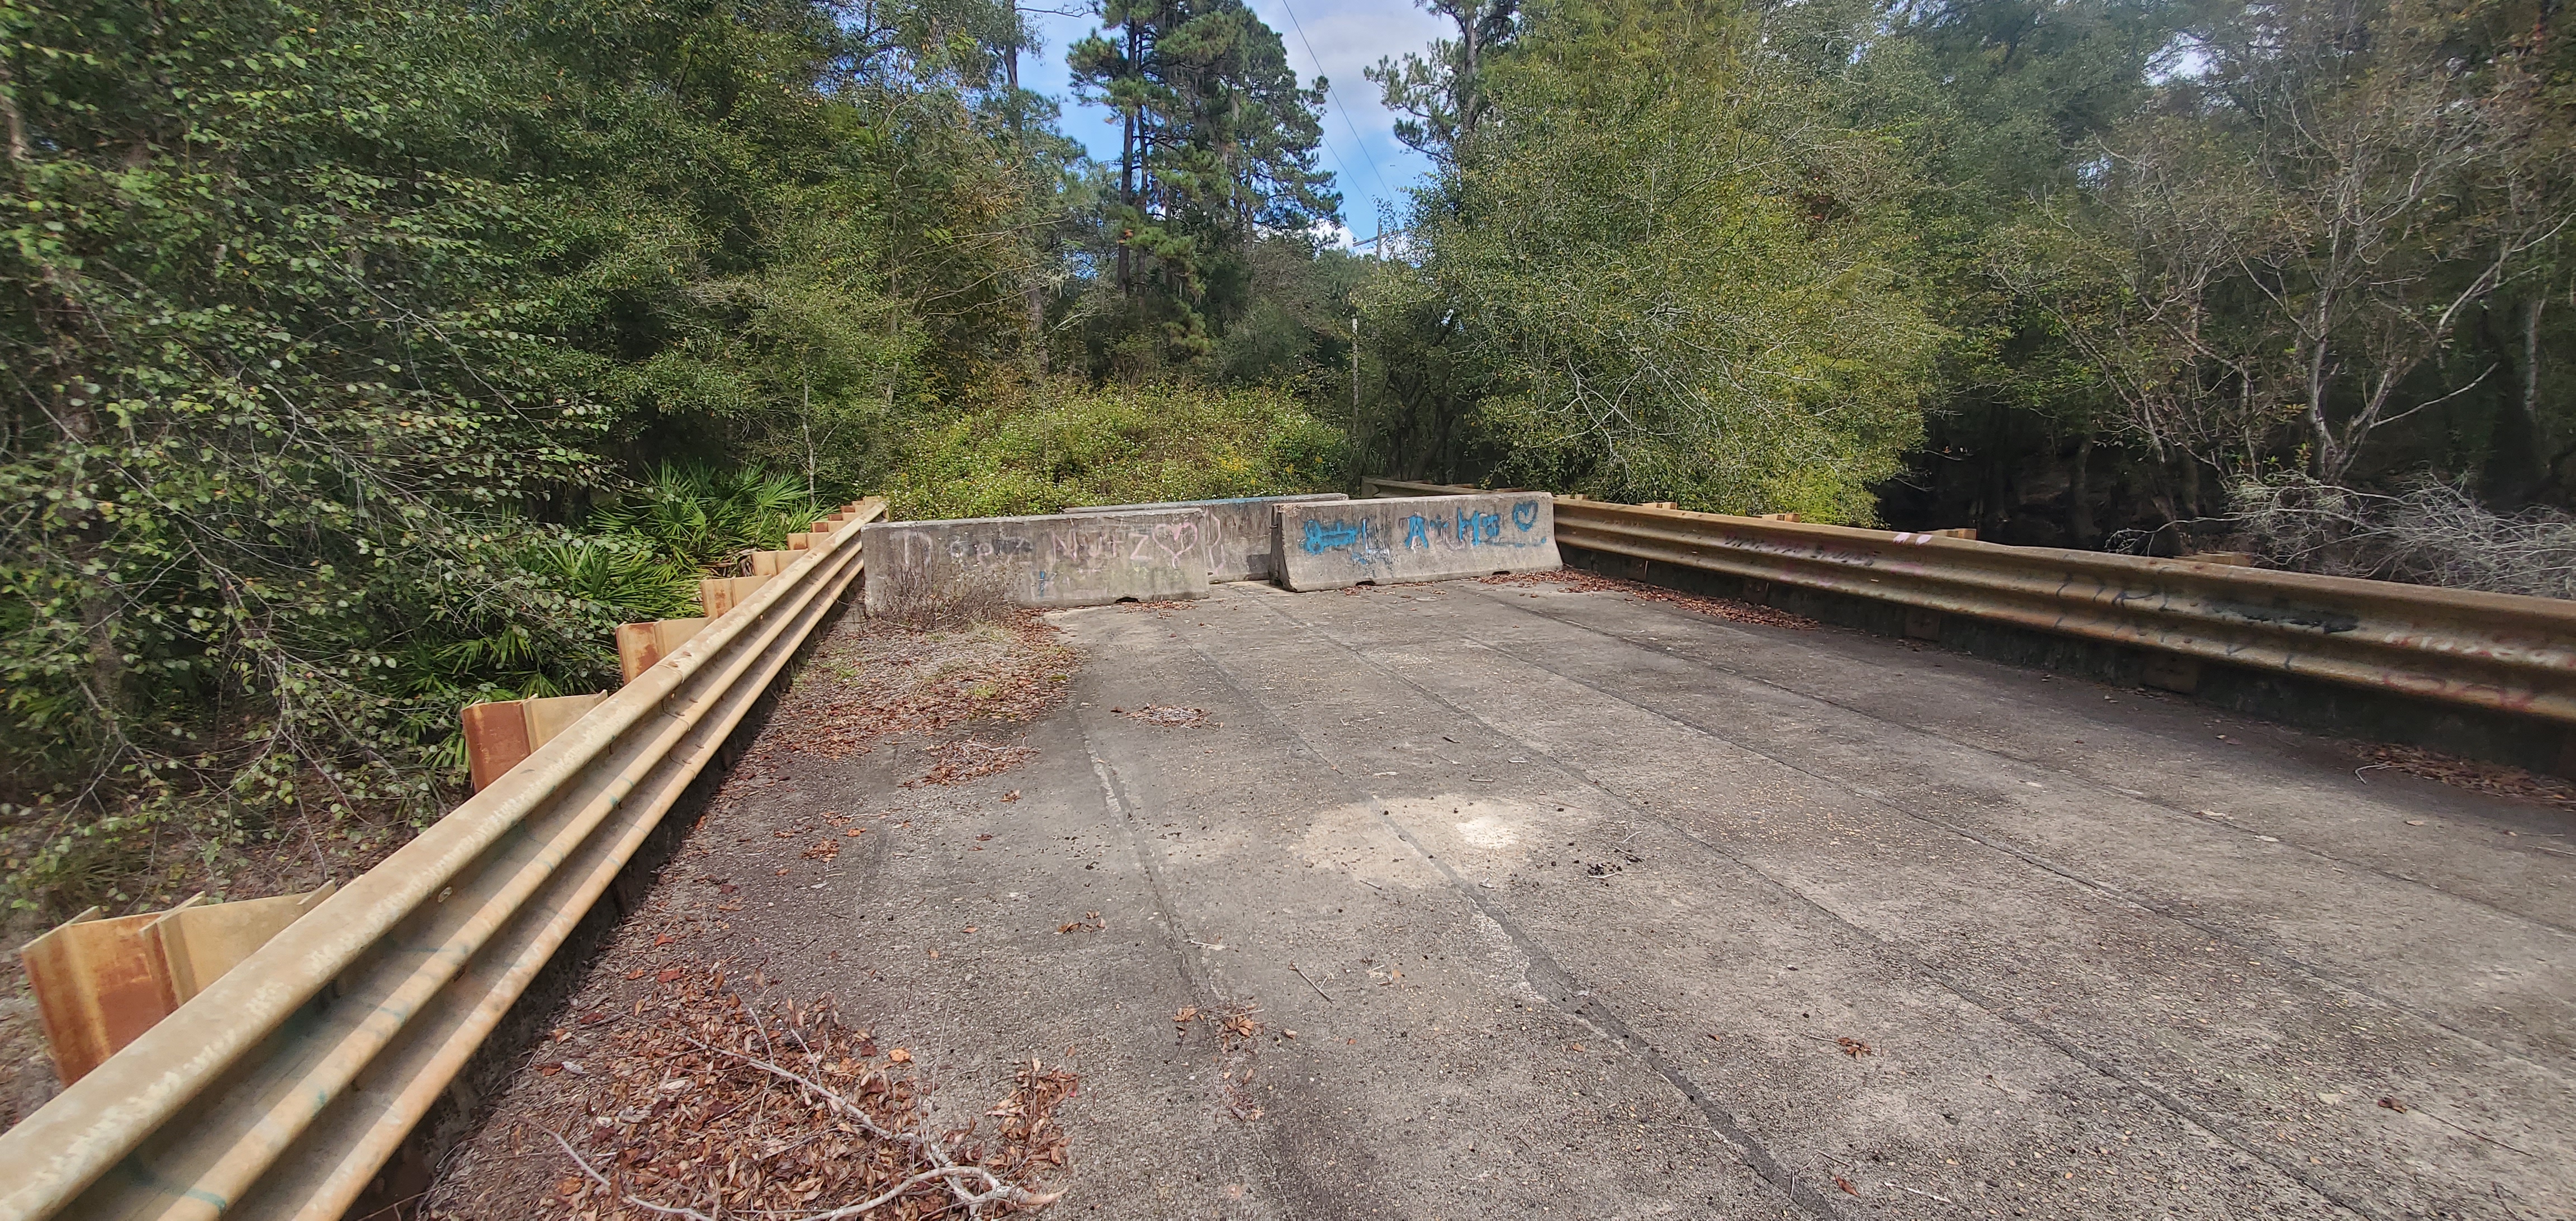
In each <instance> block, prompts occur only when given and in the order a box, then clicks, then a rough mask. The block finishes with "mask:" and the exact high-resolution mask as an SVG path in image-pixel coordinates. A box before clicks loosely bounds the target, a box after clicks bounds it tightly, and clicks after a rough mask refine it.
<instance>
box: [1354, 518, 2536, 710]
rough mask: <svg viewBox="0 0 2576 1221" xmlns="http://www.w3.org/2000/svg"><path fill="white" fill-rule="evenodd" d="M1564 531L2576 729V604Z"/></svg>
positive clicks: (1891, 545)
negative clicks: (2570, 725) (2532, 718)
mask: <svg viewBox="0 0 2576 1221" xmlns="http://www.w3.org/2000/svg"><path fill="white" fill-rule="evenodd" d="M1474 490H1476V489H1472V488H1460V487H1452V486H1448V485H1445V484H1433V483H1408V482H1401V481H1397V480H1386V479H1369V480H1366V481H1364V486H1363V489H1362V492H1363V494H1364V495H1370V496H1386V495H1393V496H1440V495H1455V494H1458V493H1461V492H1469V491H1474ZM1556 529H1557V541H1558V543H1559V544H1560V545H1561V546H1567V547H1581V548H1585V549H1587V550H1591V551H1597V552H1602V553H1605V554H1610V555H1621V556H1627V557H1630V558H1632V559H1639V560H1649V561H1653V562H1656V563H1663V564H1677V565H1681V566H1684V567H1689V568H1697V569H1701V570H1704V571H1707V572H1714V573H1722V574H1724V575H1727V576H1732V577H1737V578H1741V579H1744V580H1748V581H1770V582H1775V583H1778V584H1783V585H1794V586H1799V587H1801V588H1806V589H1814V590H1822V591H1826V592H1830V593H1837V594H1845V595H1849V596H1852V597H1858V598H1869V599H1875V600H1878V601H1882V602H1889V603H1894V604H1897V605H1900V606H1905V607H1909V608H1914V609H1918V610H1926V611H1935V612H1939V613H1942V614H1949V615H1962V616H1968V617H1972V618H1976V619H1983V620H1989V621H1993V622H1998V623H2007V624H2012V625H2015V626H2018V627H2025V628H2033V629H2037V630H2039V631H2044V632H2057V633H2062V634H2065V635H2069V636H2080V637H2085V638H2088V639H2092V640H2098V641H2104V642H2108V643H2112V644H2120V645H2128V646H2131V647H2134V648H2139V649H2144V650H2149V651H2151V652H2161V653H2166V654H2173V655H2177V656H2180V657H2185V658H2191V659H2195V660H2200V661H2211V662H2224V663H2226V664H2228V665H2235V666H2246V667H2251V668H2255V669H2268V670H2278V671H2283V672H2286V673H2290V674H2296V675H2301V676H2303V677H2307V678H2313V679H2322V680H2326V681H2330V682H2336V683H2343V684H2348V685H2351V686H2355V687H2367V688H2373V689H2377V690H2382V691H2391V692H2397V693H2401V694H2405V695H2410V696H2416V697H2419V698H2423V699H2430V700H2438V701H2442V702H2445V703H2452V704H2462V705H2467V706H2470V707H2475V708H2484V709H2488V710H2492V711H2496V712H2504V713H2512V714H2517V715H2522V716H2529V717H2536V718H2540V719H2543V720H2547V721H2552V722H2556V723H2559V724H2576V602H2567V601H2562V600H2559V599H2556V598H2534V597H2524V596H2521V595H2516V594H2490V593H2477V592H2472V591H2468V590H2457V589H2437V588H2432V587H2428V586H2421V585H2405V584H2399V583H2397V582H2393V581H2364V580H2355V579H2352V578H2348V577H2322V576H2312V575H2309V574H2306V573H2295V572H2274V571H2269V570H2265V569H2257V568H2244V567H2238V566H2234V565H2228V564H2208V563H2199V562H2195V561H2190V560H2166V559H2154V558H2150V557H2144V556H2132V555H2111V554H2107V553H2103V552H2094V551H2066V550H2060V549H2057V548H2053V547H2008V546H2001V545H1998V544H1995V543H1982V542H1972V541H1969V540H1965V539H1957V538H1943V537H1936V536H1933V535H1928V534H1909V533H1891V532H1888V531H1885V530H1858V529H1852V528H1849V527H1844V526H1820V525H1807V524H1800V523H1791V522H1781V521H1771V520H1767V519H1764V518H1754V517H1734V516H1729V515H1726V514H1722V513H1693V512H1689V511H1687V510H1680V509H1663V508H1645V507H1640V506H1633V505H1619V504H1610V503H1606V502H1602V501H1591V500H1576V499H1570V498H1566V497H1558V498H1557V501H1556Z"/></svg>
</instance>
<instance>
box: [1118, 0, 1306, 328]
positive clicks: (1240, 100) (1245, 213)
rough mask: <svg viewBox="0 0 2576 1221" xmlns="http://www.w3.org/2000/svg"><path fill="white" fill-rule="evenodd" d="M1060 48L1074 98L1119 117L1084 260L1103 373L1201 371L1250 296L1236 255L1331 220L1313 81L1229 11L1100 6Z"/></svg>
mask: <svg viewBox="0 0 2576 1221" xmlns="http://www.w3.org/2000/svg"><path fill="white" fill-rule="evenodd" d="M1100 12H1101V19H1102V22H1103V24H1104V25H1105V26H1106V28H1107V31H1109V32H1108V33H1104V34H1094V35H1093V36H1091V37H1089V38H1086V39H1084V40H1082V41H1081V42H1078V43H1076V44H1074V46H1073V48H1072V50H1071V51H1070V53H1069V56H1068V62H1069V63H1070V64H1071V66H1072V69H1073V79H1074V82H1075V84H1076V86H1077V87H1078V88H1079V89H1081V90H1083V91H1085V95H1086V96H1087V97H1089V98H1090V99H1092V100H1095V101H1098V102H1101V103H1102V104H1105V105H1107V106H1109V107H1110V108H1112V109H1114V110H1116V111H1117V112H1118V114H1119V121H1120V124H1121V127H1120V151H1119V160H1118V164H1117V166H1116V167H1115V168H1114V172H1115V175H1116V177H1115V181H1114V183H1113V184H1112V187H1111V190H1110V191H1109V192H1108V198H1107V199H1106V200H1105V201H1104V204H1103V207H1102V208H1101V216H1100V224H1101V228H1102V232H1101V237H1100V244H1099V246H1098V250H1099V252H1100V253H1101V255H1103V256H1104V257H1105V259H1106V260H1107V261H1108V262H1109V263H1110V266H1109V267H1108V268H1106V269H1104V274H1105V275H1106V276H1107V278H1108V279H1109V284H1108V285H1107V286H1105V287H1107V288H1108V289H1109V290H1110V291H1112V292H1114V294H1115V298H1116V300H1115V303H1114V305H1110V306H1108V307H1106V308H1104V309H1103V310H1102V312H1103V314H1104V315H1105V318H1106V327H1105V330H1104V332H1103V347H1104V348H1106V349H1107V350H1108V352H1109V361H1108V363H1109V364H1110V365H1111V367H1113V368H1114V369H1115V370H1116V371H1117V372H1119V373H1121V374H1122V375H1124V376H1127V377H1130V378H1137V377H1143V376H1149V375H1151V374H1152V373H1153V372H1155V371H1156V370H1159V369H1162V368H1165V367H1167V366H1182V367H1196V366H1201V365H1203V363H1204V362H1205V361H1206V359H1207V358H1208V357H1209V356H1210V355H1211V354H1212V353H1213V352H1214V351H1215V349H1216V343H1217V339H1218V337H1219V336H1221V335H1222V334H1223V333H1224V330H1225V327H1226V326H1227V324H1229V323H1230V322H1232V321H1233V320H1234V319H1235V318H1237V317H1239V316H1240V315H1241V314H1242V313H1243V311H1244V309H1245V308H1246V306H1247V304H1248V302H1249V300H1250V297H1251V291H1250V285H1251V276H1250V274H1249V269H1248V268H1247V266H1246V251H1247V250H1248V249H1249V248H1250V247H1251V245H1252V244H1253V243H1254V242H1255V241H1256V240H1258V239H1260V238H1261V237H1263V236H1265V235H1278V234H1303V233H1306V232H1308V231H1310V230H1312V229H1314V228H1315V227H1316V226H1317V225H1318V224H1321V223H1324V222H1328V221H1333V220H1336V219H1338V216H1339V209H1340V207H1341V197H1340V196H1339V195H1338V194H1336V193H1335V192H1334V191H1333V190H1332V189H1331V184H1332V175H1331V174H1329V173H1326V172H1324V171H1323V170H1320V169H1317V168H1316V149H1317V147H1318V146H1319V145H1320V144H1321V142H1322V139H1323V134H1322V133H1323V129H1322V126H1321V117H1320V116H1321V114H1322V111H1323V104H1324V94H1325V87H1326V86H1325V82H1324V81H1323V80H1322V79H1321V78H1318V79H1317V80H1316V81H1315V83H1314V84H1313V85H1311V86H1308V87H1303V88H1301V87H1299V85H1298V84H1297V74H1296V73H1295V71H1293V70H1292V69H1290V68H1289V67H1288V58H1287V51H1286V49H1285V48H1284V47H1283V46H1282V45H1281V43H1280V41H1279V35H1278V34H1277V33H1276V32H1274V31H1272V30H1271V29H1270V27H1268V26H1266V25H1264V24H1262V22H1261V19H1260V18H1259V17H1257V16H1255V15H1253V13H1252V10H1251V9H1249V8H1247V7H1245V6H1244V4H1243V3H1242V0H1110V2H1109V3H1107V4H1105V5H1104V6H1103V7H1102V9H1101V10H1100Z"/></svg>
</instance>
